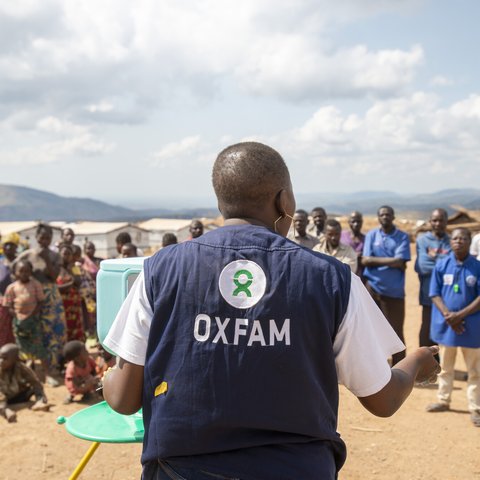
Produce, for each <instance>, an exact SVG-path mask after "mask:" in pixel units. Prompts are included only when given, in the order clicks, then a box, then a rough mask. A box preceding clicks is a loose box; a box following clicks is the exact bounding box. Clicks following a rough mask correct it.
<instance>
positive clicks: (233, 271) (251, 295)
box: [218, 260, 267, 308]
mask: <svg viewBox="0 0 480 480" xmlns="http://www.w3.org/2000/svg"><path fill="white" fill-rule="evenodd" d="M218 288H219V289H220V293H221V294H222V297H223V298H224V299H225V300H226V302H228V303H229V304H230V305H232V307H236V308H250V307H253V306H254V305H256V304H257V303H258V302H259V301H260V299H261V298H262V297H263V295H264V294H265V289H266V288H267V278H266V277H265V273H264V272H263V270H262V269H261V268H260V267H259V266H258V265H257V264H256V263H255V262H251V261H249V260H235V261H234V262H231V263H229V264H228V265H226V266H225V268H224V269H223V270H222V273H221V274H220V278H219V279H218Z"/></svg>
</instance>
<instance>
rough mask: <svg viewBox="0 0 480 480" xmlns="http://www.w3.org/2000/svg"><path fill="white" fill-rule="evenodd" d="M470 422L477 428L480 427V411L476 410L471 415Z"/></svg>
mask: <svg viewBox="0 0 480 480" xmlns="http://www.w3.org/2000/svg"><path fill="white" fill-rule="evenodd" d="M470 420H471V421H472V423H473V425H474V426H475V427H480V410H474V411H473V412H472V413H471V414H470Z"/></svg>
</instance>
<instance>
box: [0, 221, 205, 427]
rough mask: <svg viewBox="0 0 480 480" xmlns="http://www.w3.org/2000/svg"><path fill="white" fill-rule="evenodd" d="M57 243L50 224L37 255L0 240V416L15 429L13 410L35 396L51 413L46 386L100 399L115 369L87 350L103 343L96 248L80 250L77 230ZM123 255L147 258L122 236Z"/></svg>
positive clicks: (196, 224) (40, 232) (105, 356)
mask: <svg viewBox="0 0 480 480" xmlns="http://www.w3.org/2000/svg"><path fill="white" fill-rule="evenodd" d="M202 234H203V224H202V222H200V221H199V220H193V221H192V223H191V225H190V237H189V238H190V239H192V238H196V237H198V236H200V235H202ZM52 239H53V230H52V227H51V226H50V225H48V224H39V225H38V226H37V230H36V236H35V240H36V243H37V245H36V246H32V248H29V247H28V246H27V247H25V244H24V243H23V242H21V239H20V236H19V235H18V234H16V233H13V234H8V235H5V236H4V237H3V238H1V249H0V348H1V350H0V416H4V417H5V418H6V419H7V420H8V421H10V422H11V421H15V420H16V414H15V412H14V411H13V410H11V409H10V408H9V407H8V405H9V404H11V403H19V402H25V401H27V400H29V399H30V398H31V397H32V396H33V395H35V396H36V402H35V403H34V404H33V406H32V408H33V409H34V410H45V409H48V401H47V397H46V395H45V391H44V389H43V386H42V383H47V384H48V385H49V386H51V387H57V386H59V385H60V384H62V383H64V384H65V386H66V387H67V390H68V395H67V397H66V398H65V402H71V401H72V400H74V399H75V397H76V396H80V397H81V398H82V399H84V400H86V399H88V398H89V397H91V396H92V395H93V396H94V395H95V393H94V392H95V391H96V390H97V388H98V386H99V381H100V378H101V376H102V374H103V372H104V371H106V369H108V368H109V367H111V366H113V365H114V363H115V357H113V356H112V355H111V354H110V353H109V352H108V351H106V350H105V349H103V347H102V346H101V345H100V344H98V343H97V344H96V345H95V347H96V348H95V350H96V352H97V355H96V359H95V361H94V360H93V359H92V358H91V356H90V355H89V354H88V352H87V349H86V347H85V342H86V341H87V338H89V339H91V340H92V341H94V340H95V339H96V278H97V274H98V271H99V268H100V262H101V261H102V260H103V259H102V258H100V257H97V256H96V249H95V245H94V244H93V243H92V242H90V241H87V242H85V244H84V245H83V248H82V247H81V246H80V245H77V244H75V232H74V231H73V230H72V229H71V228H65V229H63V230H62V232H61V238H60V240H59V242H57V243H56V244H53V243H52ZM176 243H177V237H176V236H175V234H173V233H166V234H165V235H164V236H163V239H162V248H163V247H166V246H168V245H172V244H176ZM19 247H21V248H22V247H23V250H22V251H19ZM116 248H117V254H118V256H117V258H126V257H137V256H143V251H142V250H141V249H140V248H138V247H137V246H136V245H135V244H133V243H132V239H131V236H130V234H129V233H128V232H120V233H119V234H118V235H117V237H116ZM62 380H63V381H62Z"/></svg>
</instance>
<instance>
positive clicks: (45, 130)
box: [0, 116, 115, 166]
mask: <svg viewBox="0 0 480 480" xmlns="http://www.w3.org/2000/svg"><path fill="white" fill-rule="evenodd" d="M2 133H3V134H4V135H3V136H4V140H5V139H6V138H7V137H8V139H9V140H11V139H12V138H10V137H13V138H14V140H15V136H17V137H18V136H20V137H21V140H22V141H21V142H20V141H19V140H18V138H17V141H16V143H17V144H22V145H28V146H22V147H13V148H10V149H8V148H6V147H5V144H6V143H7V141H6V140H5V141H4V142H2V144H3V145H4V146H3V149H2V150H0V165H13V166H24V165H38V164H49V163H55V162H58V161H60V160H63V159H65V158H71V157H75V156H77V155H104V154H106V153H109V152H111V151H112V150H113V149H114V147H115V145H114V144H113V143H111V142H107V141H104V140H102V139H100V138H99V137H98V136H97V135H95V134H94V133H93V132H92V131H91V129H90V128H89V127H86V126H84V125H76V124H74V123H71V122H68V121H65V120H61V119H59V118H56V117H52V116H50V117H44V118H41V119H39V120H38V121H37V123H36V125H35V128H33V129H29V130H28V131H24V132H21V133H19V132H16V131H10V132H5V130H2ZM5 133H6V134H5ZM0 138H1V137H0Z"/></svg>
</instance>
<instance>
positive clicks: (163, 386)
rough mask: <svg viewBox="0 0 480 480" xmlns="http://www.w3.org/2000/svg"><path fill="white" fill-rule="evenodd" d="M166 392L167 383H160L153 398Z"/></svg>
mask: <svg viewBox="0 0 480 480" xmlns="http://www.w3.org/2000/svg"><path fill="white" fill-rule="evenodd" d="M167 390H168V383H167V382H162V383H161V384H160V385H159V386H158V387H157V388H156V389H155V396H156V397H158V396H159V395H163V394H164V393H167Z"/></svg>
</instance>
